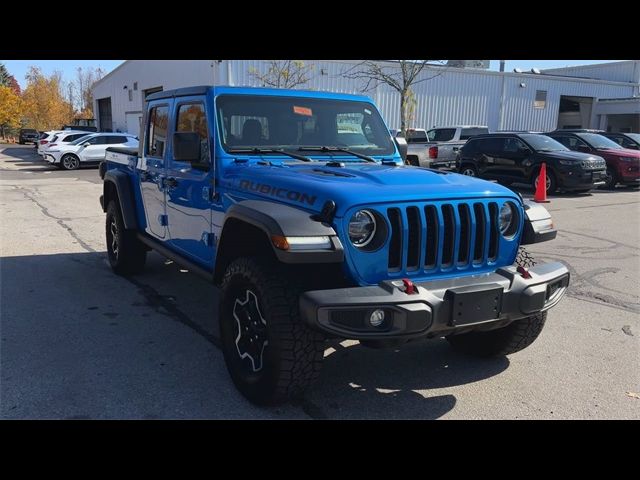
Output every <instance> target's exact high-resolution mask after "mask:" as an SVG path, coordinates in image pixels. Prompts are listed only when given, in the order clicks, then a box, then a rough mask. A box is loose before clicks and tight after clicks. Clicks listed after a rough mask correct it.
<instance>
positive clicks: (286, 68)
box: [249, 60, 314, 88]
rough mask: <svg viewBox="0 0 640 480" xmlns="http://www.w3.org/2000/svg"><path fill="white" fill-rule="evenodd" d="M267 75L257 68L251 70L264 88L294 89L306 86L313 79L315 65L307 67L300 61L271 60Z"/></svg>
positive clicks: (251, 73) (252, 74)
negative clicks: (312, 73)
mask: <svg viewBox="0 0 640 480" xmlns="http://www.w3.org/2000/svg"><path fill="white" fill-rule="evenodd" d="M267 63H268V65H269V67H268V69H267V72H266V73H260V72H258V70H256V69H255V68H250V69H249V73H250V75H251V76H252V77H254V78H256V79H257V80H259V81H260V82H261V83H262V85H263V86H269V87H275V88H294V87H297V86H298V85H304V84H305V83H307V82H308V81H309V80H310V79H311V77H310V73H311V72H312V71H313V69H314V65H305V64H304V62H302V61H300V60H269V61H268V62H267Z"/></svg>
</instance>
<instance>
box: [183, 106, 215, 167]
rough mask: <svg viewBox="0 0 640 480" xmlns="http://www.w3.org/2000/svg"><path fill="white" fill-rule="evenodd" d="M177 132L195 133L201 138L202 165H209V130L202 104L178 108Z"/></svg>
mask: <svg viewBox="0 0 640 480" xmlns="http://www.w3.org/2000/svg"><path fill="white" fill-rule="evenodd" d="M176 132H195V133H197V134H198V136H199V137H200V163H203V164H207V163H209V129H208V128H207V115H206V114H205V111H204V105H203V104H202V103H190V104H184V105H180V106H179V107H178V119H177V121H176Z"/></svg>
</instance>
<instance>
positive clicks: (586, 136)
mask: <svg viewBox="0 0 640 480" xmlns="http://www.w3.org/2000/svg"><path fill="white" fill-rule="evenodd" d="M576 135H578V136H579V137H580V138H581V139H582V140H584V141H585V142H587V143H588V144H590V145H591V146H592V147H593V148H610V149H612V150H620V149H621V148H622V147H621V146H620V145H618V144H617V143H616V142H614V141H613V140H610V139H608V138H607V137H604V136H602V135H600V134H598V133H576Z"/></svg>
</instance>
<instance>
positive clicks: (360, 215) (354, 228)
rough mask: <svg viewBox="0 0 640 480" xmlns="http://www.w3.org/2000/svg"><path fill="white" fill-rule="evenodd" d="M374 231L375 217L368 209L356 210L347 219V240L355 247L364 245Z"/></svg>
mask: <svg viewBox="0 0 640 480" xmlns="http://www.w3.org/2000/svg"><path fill="white" fill-rule="evenodd" d="M375 233H376V219H375V217H374V216H373V214H372V213H371V212H369V211H368V210H358V211H357V212H356V213H354V214H353V215H352V217H351V220H349V240H351V243H353V244H354V245H355V246H356V247H364V246H365V245H367V244H368V243H369V242H370V241H371V240H372V239H373V237H374V235H375Z"/></svg>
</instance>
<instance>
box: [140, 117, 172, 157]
mask: <svg viewBox="0 0 640 480" xmlns="http://www.w3.org/2000/svg"><path fill="white" fill-rule="evenodd" d="M168 124H169V106H168V105H160V106H157V107H152V108H151V110H150V111H149V127H148V131H147V145H146V153H147V155H149V156H151V157H163V156H164V149H165V147H166V144H167V127H168Z"/></svg>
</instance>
